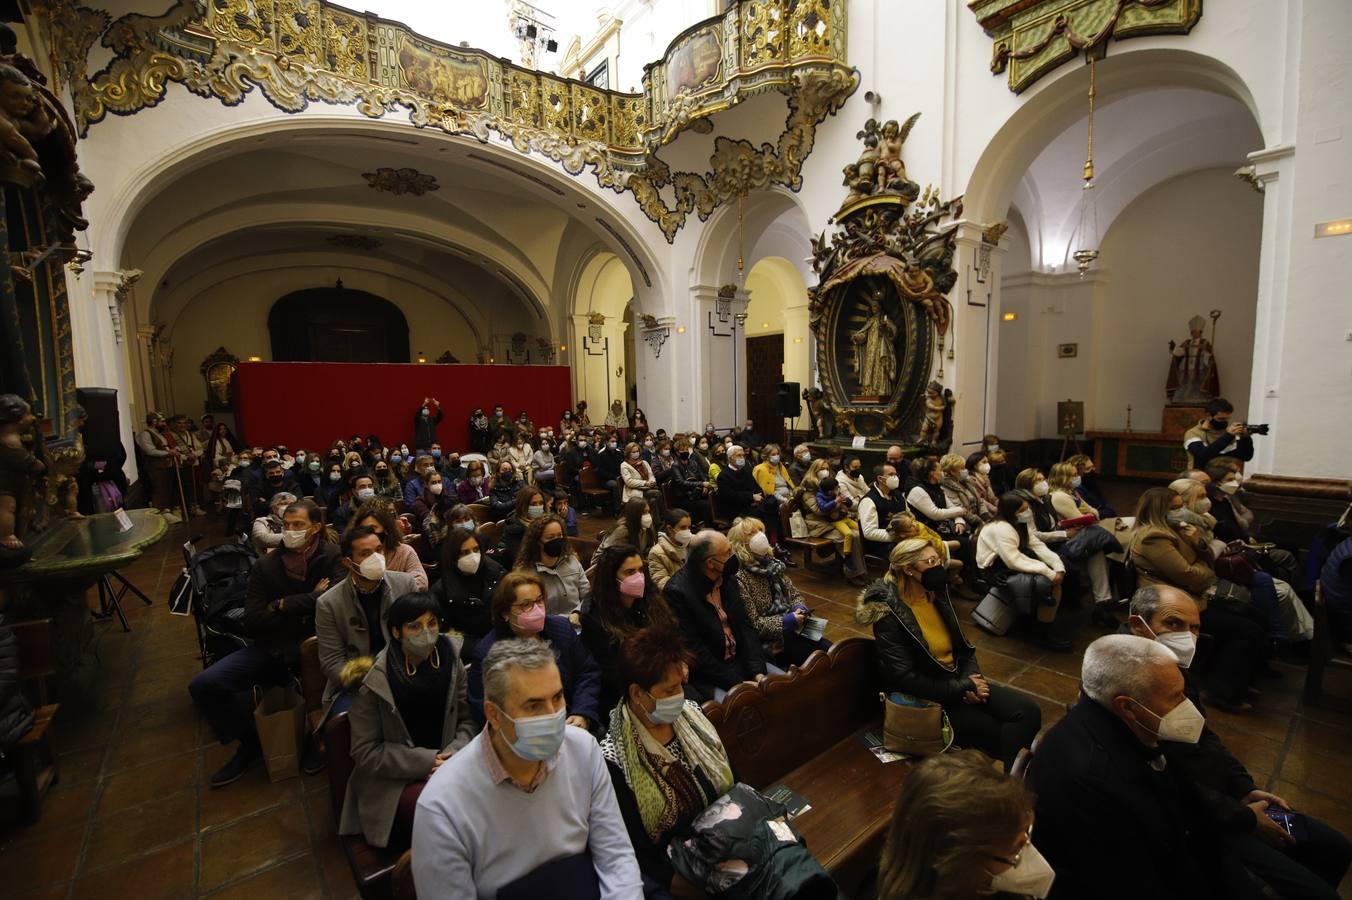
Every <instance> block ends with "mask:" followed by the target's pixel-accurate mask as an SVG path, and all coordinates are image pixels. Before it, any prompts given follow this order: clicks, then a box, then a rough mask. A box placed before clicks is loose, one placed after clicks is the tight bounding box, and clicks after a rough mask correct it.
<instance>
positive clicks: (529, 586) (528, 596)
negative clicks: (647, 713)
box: [469, 571, 602, 731]
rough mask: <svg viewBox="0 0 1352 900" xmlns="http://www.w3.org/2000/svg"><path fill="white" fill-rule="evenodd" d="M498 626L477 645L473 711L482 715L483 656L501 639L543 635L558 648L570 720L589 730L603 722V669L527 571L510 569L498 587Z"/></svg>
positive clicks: (495, 605) (493, 608) (493, 613)
mask: <svg viewBox="0 0 1352 900" xmlns="http://www.w3.org/2000/svg"><path fill="white" fill-rule="evenodd" d="M489 612H490V615H491V617H492V621H493V628H492V630H491V631H489V632H488V634H486V635H484V636H483V637H482V638H481V639H480V640H479V643H478V644H477V645H476V646H475V648H474V659H473V662H472V663H471V666H470V677H469V700H470V705H471V706H472V707H473V710H474V716H475V718H477V719H478V720H479V721H480V722H482V721H483V720H484V715H483V699H484V694H483V673H484V667H483V661H484V659H485V658H486V657H487V656H488V653H489V651H490V650H492V649H493V645H494V644H495V643H497V642H498V641H503V640H510V639H512V638H524V639H526V640H540V641H543V642H545V643H546V644H548V645H549V646H550V647H551V648H553V651H554V656H555V657H556V658H557V662H558V667H559V673H560V676H561V677H562V679H563V691H564V695H565V697H566V699H567V701H568V724H569V725H574V726H576V727H578V728H581V729H583V730H584V731H585V730H587V729H589V728H591V727H592V726H594V725H597V724H599V723H600V722H601V721H602V711H601V707H600V697H601V670H600V669H598V668H597V667H596V661H595V660H593V659H592V658H591V654H590V653H588V652H587V648H586V646H585V645H584V644H583V643H582V639H581V638H579V637H578V636H577V632H576V631H574V630H573V627H572V625H571V624H569V622H568V620H567V619H565V618H563V617H562V616H551V615H548V614H546V612H545V597H544V584H543V582H541V581H540V579H539V578H537V577H536V576H534V575H532V574H530V573H528V572H520V571H517V572H508V573H507V574H506V575H504V576H502V580H501V581H499V582H498V586H497V588H496V589H495V590H494V591H493V600H492V603H491V605H490V607H489Z"/></svg>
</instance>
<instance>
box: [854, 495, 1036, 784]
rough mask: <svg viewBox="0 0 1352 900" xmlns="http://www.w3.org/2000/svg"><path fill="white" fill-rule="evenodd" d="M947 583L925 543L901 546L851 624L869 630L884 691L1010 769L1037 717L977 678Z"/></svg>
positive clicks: (1027, 704) (1012, 694) (1030, 705)
mask: <svg viewBox="0 0 1352 900" xmlns="http://www.w3.org/2000/svg"><path fill="white" fill-rule="evenodd" d="M1019 502H1020V503H1022V501H1021V500H1020V501H1019ZM984 530H985V529H983V532H984ZM1049 555H1050V554H1049ZM947 583H948V576H947V573H946V572H945V571H944V566H943V563H942V561H941V560H940V557H939V554H938V553H937V552H935V550H934V547H933V546H931V545H930V543H929V542H928V541H924V540H921V539H919V538H912V539H911V540H908V541H902V542H901V543H899V544H897V545H896V546H895V547H893V548H892V552H891V554H889V556H888V571H887V574H886V575H884V576H883V577H882V578H881V579H879V580H878V581H875V582H873V584H871V585H869V586H868V588H867V589H866V590H865V591H864V592H863V593H862V594H860V596H859V603H858V606H857V607H856V609H855V613H854V617H855V621H856V622H858V623H859V624H860V625H870V626H872V627H873V637H874V640H876V641H877V642H878V645H877V653H878V667H879V670H880V672H881V674H882V684H881V685H880V687H881V688H882V690H883V691H885V692H887V693H891V692H893V691H897V692H900V693H902V694H909V695H911V696H913V697H919V698H921V699H922V700H929V701H931V702H933V703H938V704H940V705H941V706H943V708H944V711H945V712H946V713H947V714H948V720H949V723H950V724H951V725H952V726H953V737H954V741H955V742H956V743H957V744H958V745H959V746H962V747H975V748H976V749H978V750H981V751H983V752H985V753H987V754H989V755H990V756H993V757H995V758H996V759H1000V760H1004V763H1005V768H1006V769H1008V768H1009V766H1011V765H1013V763H1014V757H1016V756H1017V755H1018V753H1019V750H1021V749H1023V748H1024V747H1028V746H1030V745H1031V744H1032V742H1033V737H1034V736H1035V735H1036V734H1037V732H1038V729H1039V728H1040V727H1041V726H1042V711H1041V709H1040V708H1039V707H1038V705H1037V704H1036V703H1035V702H1033V700H1032V699H1030V698H1029V697H1027V696H1025V695H1023V694H1021V693H1020V692H1018V691H1016V690H1013V689H1012V688H1007V687H1004V686H1003V685H998V684H991V683H990V682H989V681H988V680H987V679H986V678H985V677H983V676H982V675H981V667H980V666H979V665H978V664H977V659H976V649H975V648H974V647H973V646H972V644H971V643H970V642H969V641H968V640H967V638H966V636H965V635H963V633H962V626H960V625H959V624H958V616H957V613H956V612H954V610H953V604H952V602H951V601H950V600H949V598H948V591H947V588H946V585H947Z"/></svg>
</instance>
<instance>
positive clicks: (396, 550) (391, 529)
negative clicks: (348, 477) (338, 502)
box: [351, 500, 427, 591]
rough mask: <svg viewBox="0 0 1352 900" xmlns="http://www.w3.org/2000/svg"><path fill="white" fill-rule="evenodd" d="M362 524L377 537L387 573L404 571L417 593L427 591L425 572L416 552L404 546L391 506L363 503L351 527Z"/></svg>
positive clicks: (376, 501) (378, 501)
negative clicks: (411, 577)
mask: <svg viewBox="0 0 1352 900" xmlns="http://www.w3.org/2000/svg"><path fill="white" fill-rule="evenodd" d="M359 525H365V526H366V527H367V528H370V529H371V530H372V531H374V532H375V533H376V534H378V535H379V536H380V545H381V552H382V553H383V554H384V556H385V568H386V569H387V570H388V571H390V572H404V573H406V574H409V575H412V576H413V581H414V584H415V585H416V586H417V588H418V590H420V591H425V590H427V570H426V569H424V568H423V564H422V560H420V559H419V558H418V554H417V552H416V551H415V550H414V549H413V548H412V547H411V546H410V545H408V544H406V543H404V541H403V538H402V537H401V536H400V532H399V523H398V522H397V521H395V517H394V507H392V506H390V505H389V504H388V503H385V502H383V501H380V500H374V501H371V502H369V503H364V504H362V505H361V506H360V507H358V508H357V511H356V512H355V513H354V514H353V516H352V521H351V527H354V528H355V527H357V526H359Z"/></svg>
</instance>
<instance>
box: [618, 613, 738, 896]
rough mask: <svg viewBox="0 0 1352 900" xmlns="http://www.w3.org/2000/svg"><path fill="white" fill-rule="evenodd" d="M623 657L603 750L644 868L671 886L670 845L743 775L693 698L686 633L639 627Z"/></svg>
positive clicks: (628, 637)
mask: <svg viewBox="0 0 1352 900" xmlns="http://www.w3.org/2000/svg"><path fill="white" fill-rule="evenodd" d="M617 655H618V657H619V658H618V663H617V670H618V677H619V679H620V681H621V683H622V684H623V689H622V691H623V701H622V702H620V703H618V704H617V705H615V706H614V707H612V708H611V712H610V722H609V728H608V730H607V732H606V736H605V738H604V739H603V740H602V741H601V753H602V755H603V756H604V757H605V759H606V764H607V766H609V768H610V780H611V783H612V784H614V786H615V798H616V800H617V801H618V803H619V807H620V813H621V815H623V816H624V823H625V826H626V827H627V828H628V831H629V839H630V841H631V842H632V843H633V845H634V854H635V856H636V857H637V858H638V866H639V870H640V871H641V872H642V873H643V875H644V876H646V878H647V879H649V880H651V881H652V882H654V883H656V884H658V885H661V886H662V887H669V886H670V885H671V880H672V875H673V870H672V866H671V862H670V861H669V860H668V858H667V845H668V844H669V843H671V841H672V840H676V839H679V838H681V837H682V836H683V835H684V834H685V833H686V831H687V829H688V828H689V826H690V823H691V821H692V820H694V818H695V817H696V816H698V815H699V814H700V813H702V812H704V810H705V809H707V808H708V807H709V806H710V804H712V803H713V802H714V801H715V800H717V799H718V798H719V797H721V796H723V795H724V794H726V793H727V792H728V791H730V790H731V789H732V786H733V784H734V783H735V781H736V778H735V776H734V774H733V771H732V763H731V762H730V761H729V760H728V754H727V751H726V750H724V749H723V742H722V741H721V740H720V739H719V737H718V732H717V731H716V730H715V729H714V726H713V723H712V722H710V721H709V720H708V719H707V718H705V716H704V713H703V712H702V711H701V710H700V708H699V704H697V703H692V702H690V701H688V700H686V699H685V691H684V688H685V681H686V678H687V676H688V674H689V669H690V663H691V657H690V652H689V651H688V650H686V649H685V648H684V647H682V646H681V639H680V636H679V635H678V634H676V633H675V632H672V631H668V630H664V629H661V628H657V627H653V628H643V629H641V630H634V631H632V632H630V633H629V634H627V635H626V636H625V637H624V640H623V642H622V643H621V644H620V646H619V649H618V654H617Z"/></svg>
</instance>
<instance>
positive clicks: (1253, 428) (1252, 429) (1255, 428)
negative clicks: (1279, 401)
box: [1244, 422, 1272, 434]
mask: <svg viewBox="0 0 1352 900" xmlns="http://www.w3.org/2000/svg"><path fill="white" fill-rule="evenodd" d="M1271 427H1272V426H1271V425H1269V424H1267V423H1266V422H1264V423H1263V424H1262V425H1250V424H1248V423H1245V425H1244V433H1245V434H1267V433H1268V429H1270V428H1271Z"/></svg>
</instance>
